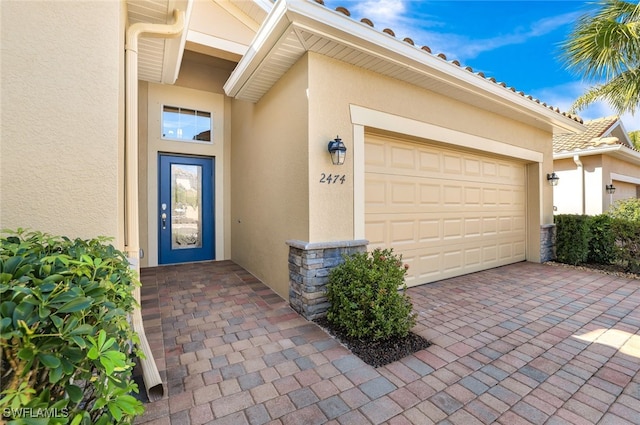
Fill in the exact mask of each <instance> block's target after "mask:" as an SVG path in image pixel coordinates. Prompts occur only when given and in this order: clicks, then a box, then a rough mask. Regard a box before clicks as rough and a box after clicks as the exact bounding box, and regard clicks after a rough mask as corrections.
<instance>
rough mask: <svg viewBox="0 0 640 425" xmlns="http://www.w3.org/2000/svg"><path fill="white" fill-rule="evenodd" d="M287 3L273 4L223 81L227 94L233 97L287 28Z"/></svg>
mask: <svg viewBox="0 0 640 425" xmlns="http://www.w3.org/2000/svg"><path fill="white" fill-rule="evenodd" d="M286 11H287V3H286V1H284V0H281V1H279V2H277V3H276V4H275V6H274V7H273V9H272V10H271V12H270V13H269V14H268V15H267V18H266V19H265V21H264V23H263V24H262V26H261V27H260V29H259V30H258V32H257V33H256V36H255V37H254V38H253V40H252V41H251V44H250V45H249V49H248V50H247V53H246V54H245V55H244V56H243V57H242V59H240V62H238V65H237V66H236V68H235V69H234V70H233V72H232V73H231V76H229V79H227V81H226V82H225V83H224V86H223V89H224V92H225V93H226V94H227V96H230V97H235V96H236V95H237V94H238V92H240V90H241V89H242V87H244V85H245V84H246V83H247V82H248V81H249V79H250V78H251V76H252V75H253V73H254V72H255V71H256V69H258V67H259V66H260V64H261V63H262V61H263V60H264V59H265V58H266V57H267V55H268V53H269V52H270V51H271V50H272V49H273V48H274V47H275V46H276V44H277V42H278V40H279V39H280V37H281V36H282V34H284V33H285V32H286V30H287V28H289V25H290V22H289V21H288V20H287V17H286V15H285V13H286Z"/></svg>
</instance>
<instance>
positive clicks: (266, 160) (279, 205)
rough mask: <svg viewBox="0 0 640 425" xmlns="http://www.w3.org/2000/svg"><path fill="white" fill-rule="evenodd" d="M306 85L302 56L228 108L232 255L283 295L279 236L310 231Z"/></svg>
mask: <svg viewBox="0 0 640 425" xmlns="http://www.w3.org/2000/svg"><path fill="white" fill-rule="evenodd" d="M306 89H307V62H306V60H301V61H299V62H298V63H297V64H295V65H294V66H293V67H292V68H291V69H290V70H289V71H288V72H287V73H286V74H285V75H284V76H283V77H282V78H281V79H280V81H279V82H278V83H276V85H275V86H274V87H273V88H272V89H271V90H270V91H269V92H268V93H267V94H265V95H264V96H263V97H262V99H261V100H260V101H259V102H258V103H256V104H252V103H248V102H243V101H233V102H232V108H231V111H232V131H231V135H232V142H231V178H232V180H231V240H232V252H231V258H232V259H233V260H234V261H235V262H236V263H238V264H240V265H241V266H243V267H244V268H246V269H247V270H248V271H250V272H251V273H253V274H254V275H255V276H256V277H258V278H259V279H260V280H262V281H263V282H265V283H266V284H268V285H269V286H271V287H272V288H273V289H274V290H275V291H276V292H277V293H278V294H280V295H281V296H282V297H284V298H285V299H288V297H289V271H288V265H287V258H288V252H289V251H288V246H287V245H286V244H285V241H286V240H289V239H300V240H308V238H309V230H308V229H309V203H308V199H309V184H310V183H309V181H308V175H309V170H308V157H309V149H308V139H309V135H308V130H307V126H308V120H309V109H308V103H307V95H306ZM334 136H335V135H334ZM325 149H326V146H325ZM312 184H313V182H312Z"/></svg>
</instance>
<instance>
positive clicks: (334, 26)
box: [224, 0, 584, 134]
mask: <svg viewBox="0 0 640 425" xmlns="http://www.w3.org/2000/svg"><path fill="white" fill-rule="evenodd" d="M306 52H316V53H319V54H322V55H325V56H328V57H331V58H335V59H338V60H341V61H343V62H346V63H350V64H352V65H355V66H359V67H362V68H365V69H368V70H371V71H373V72H376V73H379V74H382V75H386V76H389V77H392V78H395V79H398V80H401V81H405V82H407V83H410V84H413V85H415V86H417V87H422V88H424V89H427V90H430V91H433V92H436V93H440V94H443V95H445V96H448V97H450V98H454V99H457V100H459V101H461V102H464V103H467V104H470V105H473V106H476V107H478V108H482V109H484V110H488V111H491V112H494V113H496V114H499V115H503V116H506V117H509V118H511V119H514V120H517V121H521V122H523V123H526V124H529V125H532V126H534V127H537V128H541V129H543V130H546V131H549V132H552V133H554V134H561V133H567V132H571V133H576V132H581V131H584V126H583V125H582V124H581V120H580V119H579V118H577V117H573V116H568V115H566V114H562V113H560V112H559V110H558V109H557V108H552V107H548V106H547V105H546V104H543V103H540V102H539V101H537V100H533V99H531V98H530V97H525V96H524V94H523V93H517V92H516V91H515V90H514V89H511V88H507V87H506V85H505V84H501V83H496V82H495V81H494V80H490V79H487V78H484V76H482V75H478V74H475V73H473V72H471V71H470V70H468V69H466V68H462V67H460V65H459V64H458V63H457V62H455V61H454V62H448V61H447V60H445V59H443V58H441V57H439V56H434V55H431V54H430V53H427V52H425V51H424V50H422V49H420V48H418V47H415V46H413V45H412V44H409V43H408V42H405V41H401V40H399V39H396V38H395V37H393V36H391V35H389V34H386V33H384V32H380V31H377V30H375V29H373V28H372V27H370V26H368V25H366V24H364V23H360V22H357V21H354V20H353V19H351V18H349V17H347V16H345V15H343V14H342V13H340V12H336V11H332V10H330V9H328V8H326V7H325V6H323V5H320V4H317V3H316V2H311V1H300V0H280V1H278V2H276V4H275V5H274V7H273V9H272V10H271V12H270V14H269V15H268V16H267V18H266V19H265V21H264V23H263V25H262V26H261V27H260V29H259V31H258V33H257V34H256V37H255V38H254V40H253V42H252V44H251V46H250V47H249V50H248V51H247V52H246V54H245V55H244V56H243V58H242V59H241V60H240V62H239V63H238V66H237V67H236V69H235V70H234V72H233V73H232V74H231V76H230V77H229V79H228V80H227V82H226V84H225V85H224V90H225V92H226V93H227V95H229V96H231V97H235V98H237V99H241V100H246V101H250V102H257V101H258V100H260V98H261V97H262V96H263V95H264V94H265V93H266V92H267V91H268V90H269V89H270V88H271V87H272V86H273V85H274V84H275V83H276V81H278V80H279V79H280V78H281V77H282V75H284V73H285V72H286V71H287V70H288V69H289V68H290V67H291V66H292V65H293V64H294V63H295V62H296V61H298V59H300V58H301V57H302V56H303V55H304V54H305V53H306Z"/></svg>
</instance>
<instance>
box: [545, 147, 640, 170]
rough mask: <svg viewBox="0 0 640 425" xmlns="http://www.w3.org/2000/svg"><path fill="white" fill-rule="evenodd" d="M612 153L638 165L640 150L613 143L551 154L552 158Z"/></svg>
mask: <svg viewBox="0 0 640 425" xmlns="http://www.w3.org/2000/svg"><path fill="white" fill-rule="evenodd" d="M602 154H612V155H614V156H620V157H623V158H624V159H626V160H628V161H630V162H632V163H635V164H639V165H640V152H638V151H635V150H633V149H631V148H628V147H626V146H624V145H621V144H615V145H613V146H604V147H598V148H593V149H582V150H576V151H565V152H558V153H554V154H553V159H566V158H573V157H574V156H576V155H579V156H589V155H602Z"/></svg>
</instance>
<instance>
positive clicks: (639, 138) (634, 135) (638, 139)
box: [629, 130, 640, 151]
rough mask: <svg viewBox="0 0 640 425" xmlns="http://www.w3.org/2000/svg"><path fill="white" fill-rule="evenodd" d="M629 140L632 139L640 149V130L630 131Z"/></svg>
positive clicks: (634, 144) (632, 142) (633, 143)
mask: <svg viewBox="0 0 640 425" xmlns="http://www.w3.org/2000/svg"><path fill="white" fill-rule="evenodd" d="M629 140H631V144H632V145H633V146H634V147H635V148H636V149H637V150H639V151H640V130H636V131H630V132H629Z"/></svg>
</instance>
